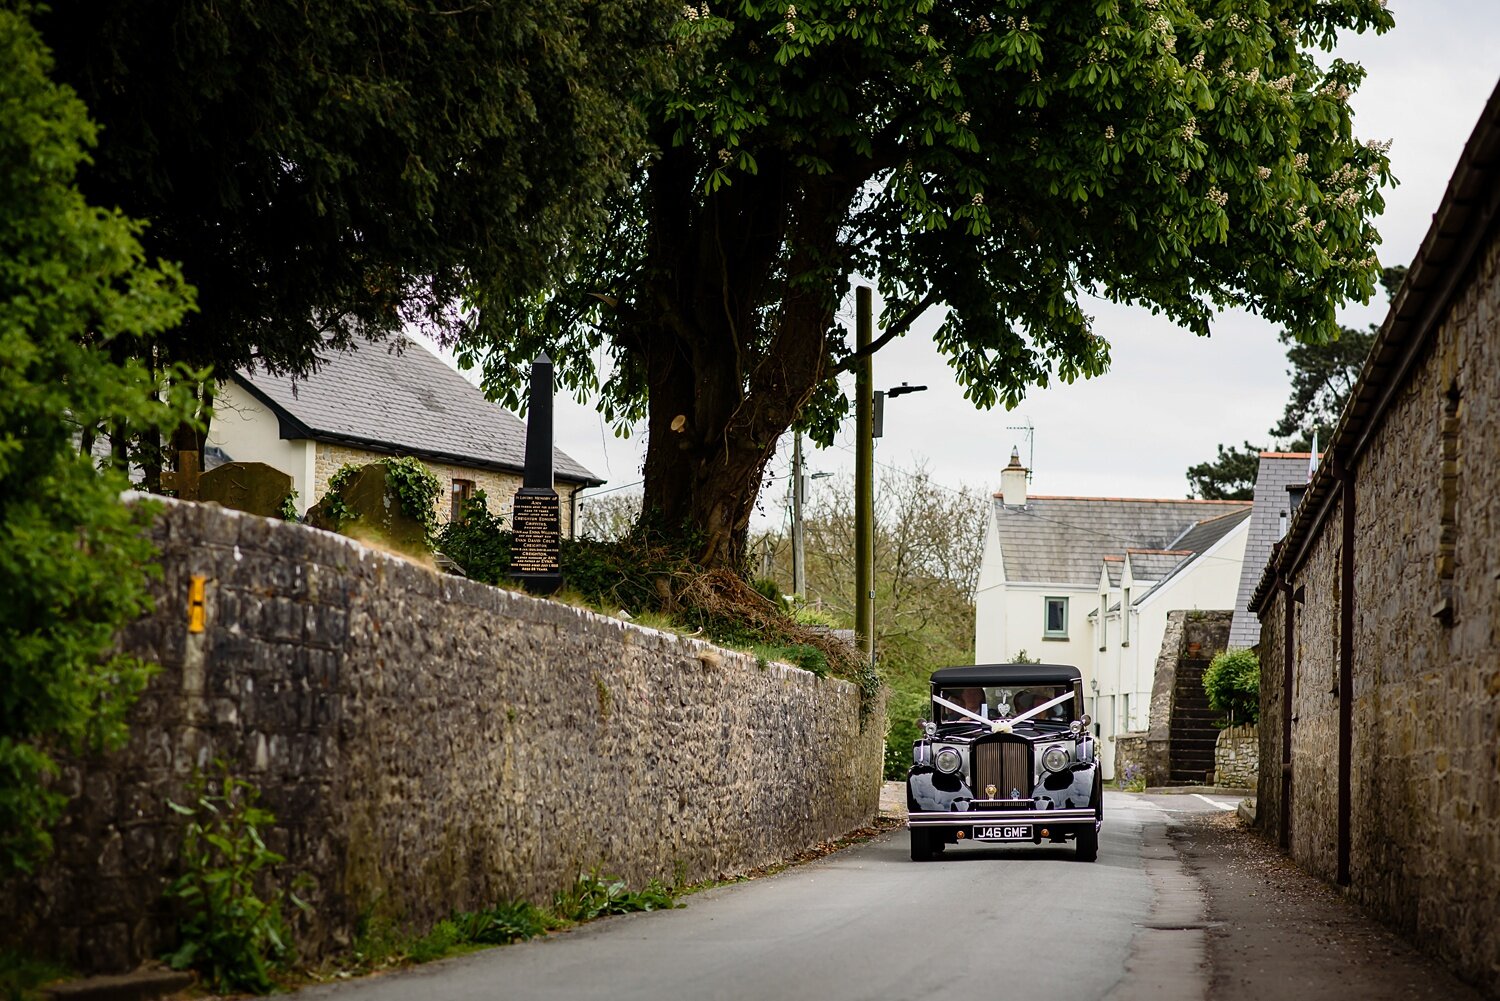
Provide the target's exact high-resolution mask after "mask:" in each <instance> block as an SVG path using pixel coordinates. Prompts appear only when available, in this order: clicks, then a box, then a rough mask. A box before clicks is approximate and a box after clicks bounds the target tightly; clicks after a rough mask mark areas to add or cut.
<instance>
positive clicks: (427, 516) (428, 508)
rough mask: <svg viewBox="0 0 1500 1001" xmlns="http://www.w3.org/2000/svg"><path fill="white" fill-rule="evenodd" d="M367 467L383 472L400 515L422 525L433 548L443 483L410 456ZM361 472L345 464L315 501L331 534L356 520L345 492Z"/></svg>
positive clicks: (358, 465) (330, 479)
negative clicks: (380, 469) (381, 469)
mask: <svg viewBox="0 0 1500 1001" xmlns="http://www.w3.org/2000/svg"><path fill="white" fill-rule="evenodd" d="M370 465H377V466H380V467H382V468H383V469H384V470H385V482H386V489H387V490H388V491H390V492H391V493H393V494H395V495H396V499H397V501H398V502H399V503H400V504H401V512H402V513H403V514H405V515H406V516H407V517H408V518H410V519H411V520H412V521H415V522H416V523H417V524H419V525H421V526H422V532H423V534H424V536H425V537H426V538H427V540H428V542H429V544H434V543H435V542H436V539H437V536H438V532H439V529H438V521H437V510H436V508H435V506H434V505H435V504H436V503H437V498H438V495H439V494H441V493H442V492H443V485H442V482H441V481H440V480H439V479H438V478H437V476H436V474H434V473H433V472H432V470H430V469H428V468H427V467H426V466H425V465H424V464H423V463H422V461H421V460H420V459H417V458H415V457H413V456H410V455H403V456H400V457H398V458H385V459H377V460H376V461H375V462H373V463H370ZM364 468H365V466H364V465H362V464H359V463H352V462H348V463H345V464H344V465H342V466H340V467H339V468H338V469H336V470H335V471H334V473H333V475H332V476H330V477H329V478H328V492H327V493H325V494H324V495H323V498H322V499H321V500H320V501H318V507H319V509H320V511H321V515H322V518H323V519H324V520H325V521H326V522H327V524H328V525H329V526H331V527H332V528H333V530H334V531H338V532H342V531H344V529H345V528H346V527H347V526H349V525H350V524H351V523H353V522H354V521H356V520H357V518H358V516H357V515H356V514H355V512H354V510H353V509H352V508H350V507H349V504H348V502H347V501H345V499H344V491H345V490H346V489H347V488H348V486H349V484H350V483H351V482H352V481H353V479H354V477H355V475H356V474H357V473H358V472H359V471H360V470H361V469H364Z"/></svg>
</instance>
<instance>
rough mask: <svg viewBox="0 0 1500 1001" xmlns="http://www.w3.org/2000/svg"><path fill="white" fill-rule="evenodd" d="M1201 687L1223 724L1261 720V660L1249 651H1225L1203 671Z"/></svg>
mask: <svg viewBox="0 0 1500 1001" xmlns="http://www.w3.org/2000/svg"><path fill="white" fill-rule="evenodd" d="M1203 690H1204V691H1205V692H1207V693H1208V704H1209V706H1210V707H1212V708H1213V710H1214V711H1215V712H1221V713H1224V714H1225V723H1226V724H1227V725H1230V726H1232V725H1234V724H1236V723H1251V724H1253V723H1255V722H1256V721H1258V720H1259V719H1260V660H1259V658H1257V657H1256V656H1255V654H1254V653H1252V652H1251V651H1249V650H1225V651H1224V652H1223V653H1221V654H1219V655H1218V656H1217V657H1215V658H1214V659H1213V662H1212V663H1210V664H1209V665H1208V670H1206V671H1204V672H1203Z"/></svg>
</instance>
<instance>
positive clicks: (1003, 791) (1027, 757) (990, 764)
mask: <svg viewBox="0 0 1500 1001" xmlns="http://www.w3.org/2000/svg"><path fill="white" fill-rule="evenodd" d="M987 785H992V786H994V787H995V797H996V798H997V799H1008V798H1010V794H1011V790H1012V789H1016V790H1019V791H1020V793H1021V796H1022V798H1029V797H1030V796H1031V745H1030V744H1027V743H1025V742H1024V741H1019V740H992V741H987V742H985V743H983V744H976V745H974V795H975V796H983V795H985V792H984V787H985V786H987Z"/></svg>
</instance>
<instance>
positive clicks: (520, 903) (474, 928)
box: [453, 900, 560, 945]
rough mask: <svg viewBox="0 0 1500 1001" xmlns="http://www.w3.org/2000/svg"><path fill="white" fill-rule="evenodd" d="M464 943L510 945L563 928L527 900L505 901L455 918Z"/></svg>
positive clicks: (555, 919) (552, 917) (554, 919)
mask: <svg viewBox="0 0 1500 1001" xmlns="http://www.w3.org/2000/svg"><path fill="white" fill-rule="evenodd" d="M453 921H454V923H455V924H456V925H458V928H459V933H460V935H461V936H462V940H463V941H464V942H472V943H474V944H476V945H509V944H510V943H511V942H523V941H525V940H526V939H530V938H535V937H537V936H538V935H545V934H546V933H547V932H548V931H550V930H551V929H553V928H556V927H558V926H559V923H560V922H559V921H558V919H557V918H556V917H555V916H553V915H552V914H549V913H548V912H546V911H544V910H542V909H541V908H540V907H537V906H536V905H535V904H532V903H528V902H527V901H524V900H515V901H505V902H502V903H499V904H496V905H495V906H494V907H490V908H487V909H485V910H482V911H472V912H469V913H465V914H457V915H454V918H453Z"/></svg>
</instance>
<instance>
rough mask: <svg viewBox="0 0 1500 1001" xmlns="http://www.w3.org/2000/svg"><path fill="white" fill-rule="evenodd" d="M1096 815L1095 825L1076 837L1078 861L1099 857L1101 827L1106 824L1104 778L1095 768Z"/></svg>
mask: <svg viewBox="0 0 1500 1001" xmlns="http://www.w3.org/2000/svg"><path fill="white" fill-rule="evenodd" d="M1093 799H1094V817H1095V818H1096V820H1095V824H1094V826H1093V827H1090V828H1088V829H1086V830H1082V831H1079V832H1078V837H1077V838H1076V841H1077V842H1078V844H1077V846H1076V847H1077V850H1078V861H1080V862H1093V861H1095V860H1097V859H1098V858H1099V829H1100V827H1102V826H1103V824H1104V780H1103V779H1102V778H1100V776H1099V770H1098V769H1097V768H1096V769H1094V794H1093Z"/></svg>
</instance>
